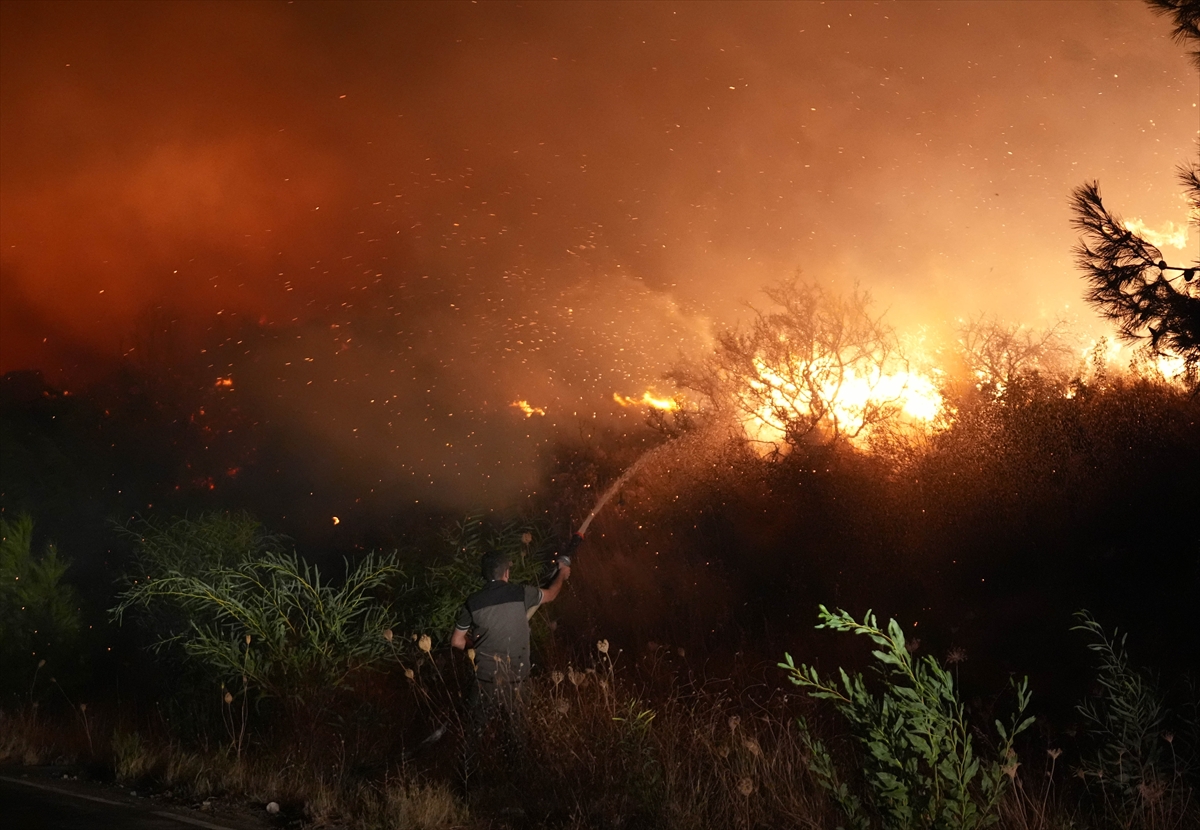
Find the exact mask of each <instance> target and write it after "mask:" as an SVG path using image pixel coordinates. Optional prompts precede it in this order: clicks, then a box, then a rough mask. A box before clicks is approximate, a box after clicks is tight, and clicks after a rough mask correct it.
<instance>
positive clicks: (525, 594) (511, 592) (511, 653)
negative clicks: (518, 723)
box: [455, 579, 542, 683]
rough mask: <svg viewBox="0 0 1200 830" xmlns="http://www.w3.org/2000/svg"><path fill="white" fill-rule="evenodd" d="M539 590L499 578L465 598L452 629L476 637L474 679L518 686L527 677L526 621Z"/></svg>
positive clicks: (534, 604) (527, 641) (539, 592)
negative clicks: (468, 632)
mask: <svg viewBox="0 0 1200 830" xmlns="http://www.w3.org/2000/svg"><path fill="white" fill-rule="evenodd" d="M541 604H542V589H541V588H535V587H534V586H532V585H513V584H512V583H509V582H505V581H504V580H501V579H496V580H493V581H491V582H489V583H488V584H487V587H486V588H484V589H483V590H482V591H477V592H476V593H474V594H471V596H469V597H467V601H466V602H465V603H464V604H463V607H462V608H461V609H460V610H459V612H458V620H457V622H456V624H455V628H457V629H458V630H459V631H472V632H474V635H475V676H476V677H477V678H479V679H480V680H482V681H484V682H491V683H495V682H497V681H502V682H509V683H520V682H521V681H522V680H524V679H525V678H526V677H528V676H529V665H530V664H529V618H528V617H527V616H526V614H525V612H526V611H528V610H529V609H530V608H533V607H534V606H536V605H541Z"/></svg>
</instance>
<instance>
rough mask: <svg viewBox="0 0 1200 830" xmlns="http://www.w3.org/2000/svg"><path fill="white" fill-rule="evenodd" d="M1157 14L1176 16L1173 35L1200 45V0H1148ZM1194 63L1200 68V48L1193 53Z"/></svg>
mask: <svg viewBox="0 0 1200 830" xmlns="http://www.w3.org/2000/svg"><path fill="white" fill-rule="evenodd" d="M1146 2H1147V3H1148V4H1149V5H1150V8H1151V9H1152V10H1153V11H1154V13H1155V14H1160V15H1162V16H1163V17H1170V18H1174V21H1173V22H1174V23H1175V31H1173V32H1172V33H1171V36H1172V37H1174V38H1175V40H1177V41H1178V42H1180V43H1182V44H1185V45H1191V46H1196V47H1200V0H1146ZM1191 58H1192V63H1194V64H1195V65H1196V68H1197V69H1200V48H1197V49H1195V50H1194V51H1192V53H1191Z"/></svg>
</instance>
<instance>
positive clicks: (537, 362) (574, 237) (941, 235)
mask: <svg viewBox="0 0 1200 830" xmlns="http://www.w3.org/2000/svg"><path fill="white" fill-rule="evenodd" d="M0 32H2V33H3V34H2V37H3V50H2V52H3V67H2V68H3V71H2V73H0V85H2V107H3V109H2V118H3V125H4V129H3V134H2V137H0V173H2V178H3V189H2V191H0V210H2V212H3V217H4V221H3V226H2V229H0V249H2V254H0V275H2V276H0V278H2V281H3V303H2V305H0V318H2V319H0V368H3V369H4V370H9V369H16V368H25V367H38V368H43V369H46V370H48V371H50V372H52V373H55V374H54V376H55V377H57V378H59V379H61V380H62V382H65V383H76V382H80V381H88V380H91V379H94V378H95V377H98V376H100V375H101V374H103V373H104V372H105V371H107V369H108V367H110V366H111V364H112V362H113V361H114V360H116V359H118V358H119V357H120V356H121V355H125V356H126V358H127V359H129V356H130V354H131V351H132V352H136V350H137V349H138V348H142V349H143V350H145V349H151V350H153V348H155V347H154V346H153V345H148V344H152V343H153V342H155V336H151V335H153V334H154V332H157V331H159V330H160V329H162V328H163V327H164V326H166V327H167V328H169V329H171V331H173V332H175V337H176V342H177V345H176V348H177V349H178V350H179V351H180V352H181V353H182V354H184V355H185V356H186V361H183V362H179V361H176V360H175V358H172V359H171V360H172V361H173V362H175V363H176V364H177V365H183V363H186V364H187V365H188V366H191V367H192V368H191V369H190V370H189V371H193V372H194V373H195V378H196V383H197V384H199V383H201V382H202V383H204V384H212V383H214V382H215V381H216V378H218V377H232V378H233V383H234V386H233V390H234V391H233V392H231V393H230V394H232V395H236V396H240V397H239V400H240V401H241V402H242V406H243V408H244V409H247V410H250V411H253V412H254V413H256V414H255V417H256V418H258V419H260V420H264V421H269V422H270V423H272V424H274V425H276V427H277V428H278V429H279V430H280V434H281V435H284V436H286V440H287V441H291V442H297V443H296V444H295V446H307V447H310V448H317V447H319V448H322V449H323V450H332V451H333V453H334V455H333V457H334V458H336V459H337V460H336V461H333V462H329V463H330V464H332V468H331V470H330V471H328V472H329V475H330V476H347V477H349V478H350V479H353V481H354V484H353V485H352V486H351V485H347V490H348V491H358V492H359V493H360V496H361V497H366V496H367V494H368V493H369V492H370V491H371V490H372V489H373V488H378V489H379V490H383V491H387V492H388V493H389V494H390V495H389V498H392V497H394V498H401V497H403V498H405V499H407V498H412V499H413V500H417V499H434V500H436V501H440V502H447V501H450V502H454V503H469V502H487V503H504V502H511V501H512V500H513V499H514V498H516V497H517V496H518V495H519V494H522V493H526V492H528V490H529V488H530V487H532V486H533V485H534V482H535V481H536V480H537V473H538V469H539V466H538V465H539V464H541V463H543V461H544V459H542V456H543V454H544V452H545V451H546V449H547V448H549V447H551V446H553V445H554V444H555V443H557V442H559V441H562V440H566V439H569V438H571V437H572V436H576V437H577V436H579V435H581V434H584V433H586V431H587V430H588V429H590V428H592V427H591V425H593V424H594V423H595V422H596V421H597V419H599V420H605V419H609V421H610V424H609V426H611V423H616V424H618V425H619V424H620V423H622V422H620V421H613V420H612V419H616V418H619V417H629V416H622V415H621V414H620V413H619V412H618V411H617V410H616V408H615V406H614V405H613V404H611V395H612V393H613V392H622V393H633V394H636V393H638V392H640V391H641V390H642V389H644V388H646V386H648V385H652V384H654V383H655V382H656V379H657V378H659V377H660V375H661V373H662V372H663V371H664V370H665V369H666V368H668V367H669V366H670V365H671V363H672V362H673V361H674V360H675V359H676V357H677V356H678V355H679V354H680V353H684V354H693V353H695V351H696V350H698V349H703V348H704V346H705V344H706V343H707V342H708V338H709V336H710V332H711V326H712V325H713V324H725V323H729V322H731V321H733V320H735V319H736V318H737V317H738V314H739V309H741V308H743V307H744V303H745V302H746V301H748V300H752V299H757V298H758V291H759V289H760V288H761V287H762V286H763V285H765V284H767V283H769V282H771V281H773V280H776V279H779V278H781V277H786V276H787V275H789V274H791V273H792V272H793V271H794V270H795V269H796V268H802V269H803V271H804V273H805V275H806V276H807V277H808V278H810V279H815V280H818V281H820V282H823V283H827V284H834V285H837V286H843V287H847V286H849V285H851V284H852V283H854V282H859V283H861V284H862V285H863V286H864V287H866V288H868V289H870V290H872V291H873V292H874V294H875V295H876V296H877V297H878V299H879V300H880V301H881V305H882V306H884V307H889V308H891V309H892V312H891V314H892V318H891V319H892V320H893V322H895V323H897V324H899V325H901V326H902V327H903V326H908V325H913V324H917V323H924V324H930V325H935V326H936V325H939V324H941V323H943V322H945V321H946V320H948V319H953V318H955V317H961V316H967V315H971V314H974V313H976V312H977V311H979V310H981V309H984V310H987V311H989V312H990V313H992V314H996V315H999V316H1002V317H1006V318H1009V319H1018V320H1029V321H1033V322H1037V321H1039V320H1045V319H1051V318H1054V317H1056V316H1059V315H1061V314H1063V313H1068V314H1069V313H1072V312H1073V311H1074V310H1075V307H1076V306H1077V305H1078V302H1077V298H1078V296H1079V293H1080V285H1079V281H1078V278H1077V276H1076V275H1075V273H1074V272H1073V269H1072V265H1071V262H1070V248H1071V244H1072V241H1073V240H1072V234H1071V231H1070V228H1069V225H1068V221H1067V213H1066V211H1067V208H1066V201H1065V198H1066V194H1067V193H1068V192H1069V190H1070V188H1071V187H1072V186H1074V185H1076V184H1078V183H1079V182H1080V181H1082V180H1083V179H1085V178H1099V179H1101V180H1103V181H1104V182H1105V186H1106V194H1110V196H1111V198H1113V199H1114V200H1119V201H1120V202H1121V204H1122V205H1123V210H1124V212H1125V213H1126V215H1131V216H1138V217H1141V219H1142V220H1144V221H1145V222H1147V223H1149V224H1150V225H1153V226H1162V225H1164V224H1165V223H1166V222H1168V221H1177V222H1178V221H1179V220H1180V219H1181V218H1182V210H1181V205H1180V202H1179V200H1178V198H1177V196H1176V191H1175V188H1174V185H1173V181H1172V167H1173V165H1174V164H1175V163H1176V162H1178V161H1179V160H1181V159H1183V158H1186V157H1187V155H1188V153H1189V152H1190V151H1191V145H1192V141H1193V140H1194V136H1195V132H1196V129H1195V117H1196V109H1195V104H1196V101H1195V88H1194V86H1195V85H1194V80H1195V79H1194V74H1193V73H1192V72H1191V70H1190V68H1189V67H1188V65H1187V62H1186V59H1185V58H1184V57H1183V56H1182V54H1180V52H1179V50H1177V49H1175V48H1172V47H1171V46H1170V45H1169V38H1168V34H1169V33H1168V31H1167V28H1166V27H1165V26H1164V25H1162V24H1161V23H1159V22H1156V21H1155V20H1154V19H1153V17H1152V16H1151V15H1149V14H1147V13H1146V12H1145V11H1144V10H1143V9H1142V8H1141V7H1140V6H1137V5H1135V4H1121V3H1114V4H1096V3H1090V2H1088V3H1075V4H1069V3H1056V4H1020V6H1019V7H1018V6H1016V5H1013V4H996V5H977V4H946V5H944V6H943V7H938V6H935V5H932V4H883V5H878V6H869V5H865V4H834V3H831V4H825V5H818V4H813V3H806V4H784V5H747V4H729V5H710V4H690V3H687V4H653V5H632V4H588V5H578V4H570V5H553V4H532V5H520V4H500V3H486V4H454V5H451V4H443V3H434V4H415V3H406V4H398V5H392V6H387V5H383V6H380V5H349V4H336V5H308V4H286V5H284V4H279V5H267V4H247V5H236V6H231V5H197V4H183V5H150V4H138V3H134V4H116V3H106V4H87V5H68V4H45V5H39V4H5V5H4V7H3V25H2V26H0ZM1114 125H1116V128H1114ZM1068 307H1070V308H1068ZM164 321H165V322H164ZM172 321H173V322H172ZM142 359H144V360H145V361H147V362H148V363H151V364H153V363H154V362H155V361H158V362H163V361H165V360H166V359H167V358H166V357H165V356H164V355H162V354H159V355H154V354H151V355H147V356H145V357H144V358H142ZM517 400H526V401H528V402H529V403H530V404H531V405H532V406H534V407H538V408H541V409H543V410H545V414H544V415H540V414H534V415H532V416H530V417H526V416H525V415H524V414H523V413H522V412H520V411H519V410H517V409H515V408H513V407H512V406H511V404H512V403H513V402H514V401H517ZM618 428H619V426H618ZM539 459H542V460H539ZM347 471H353V472H347Z"/></svg>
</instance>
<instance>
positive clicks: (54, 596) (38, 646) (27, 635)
mask: <svg viewBox="0 0 1200 830" xmlns="http://www.w3.org/2000/svg"><path fill="white" fill-rule="evenodd" d="M68 567H70V563H69V562H67V561H66V560H65V559H62V558H60V557H59V555H58V551H57V550H56V549H55V547H54V545H46V547H45V549H44V550H43V551H42V553H41V554H40V555H34V553H33V519H31V518H30V517H29V516H28V515H22V516H20V517H18V518H17V519H16V520H15V521H8V520H6V519H0V666H3V667H4V671H0V676H3V677H4V678H5V680H6V681H9V682H11V683H13V684H15V685H14V686H13V688H14V689H15V688H20V687H27V686H28V685H29V681H30V677H31V676H33V675H36V673H37V669H38V668H40V667H41V666H42V665H44V664H45V663H46V662H47V661H48V660H49V661H50V662H51V664H53V663H56V662H59V660H58V659H57V658H62V657H65V656H66V655H68V654H69V653H70V652H71V650H72V649H73V648H74V645H75V643H76V641H77V640H78V637H79V629H80V617H79V608H78V597H77V596H76V593H75V590H74V588H72V587H71V585H69V584H68V583H67V582H65V581H64V577H65V576H66V573H67V569H68ZM47 671H50V669H48V670H47ZM4 685H6V686H7V685H9V683H5V684H4ZM11 690H12V689H10V691H11Z"/></svg>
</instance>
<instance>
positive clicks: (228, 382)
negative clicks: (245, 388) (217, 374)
mask: <svg viewBox="0 0 1200 830" xmlns="http://www.w3.org/2000/svg"><path fill="white" fill-rule="evenodd" d="M213 386H215V387H217V388H218V389H232V388H233V378H217V382H216V383H214V384H213Z"/></svg>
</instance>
